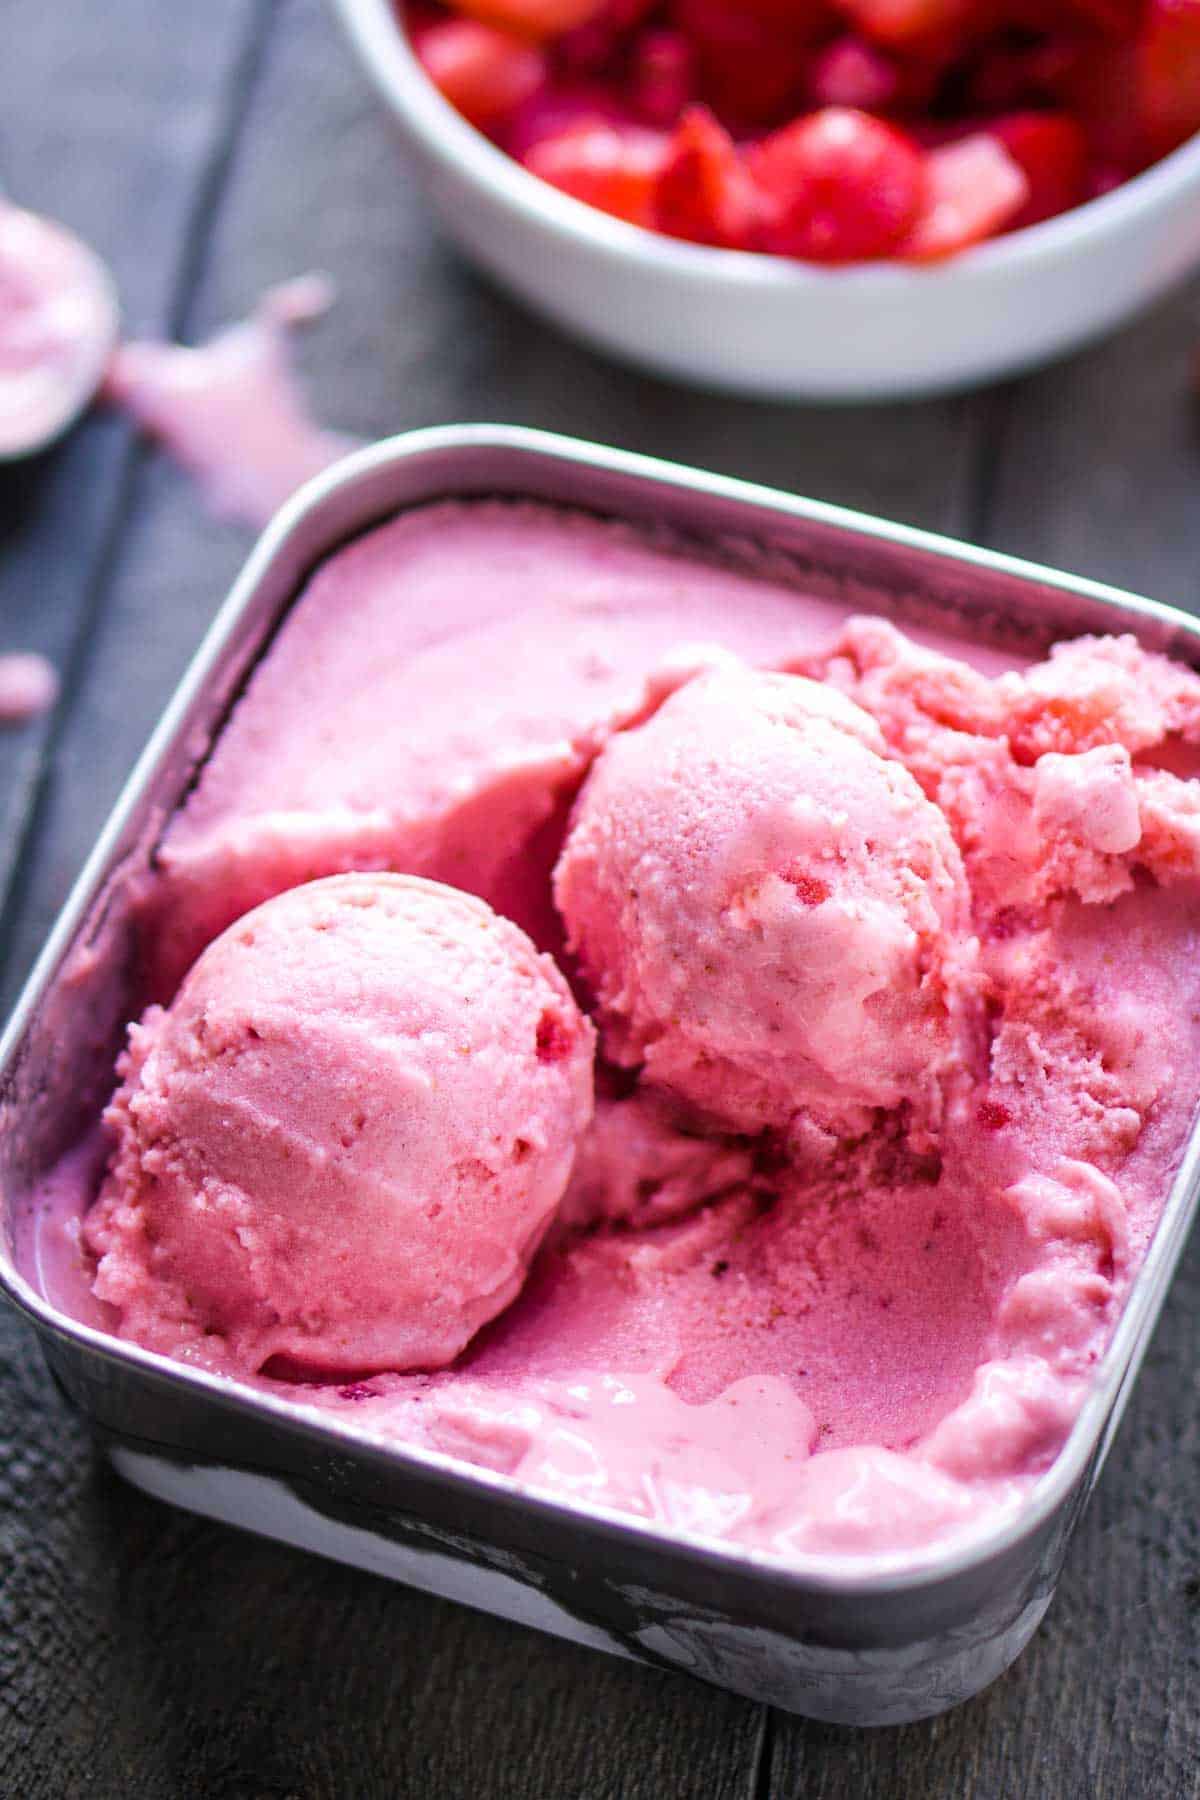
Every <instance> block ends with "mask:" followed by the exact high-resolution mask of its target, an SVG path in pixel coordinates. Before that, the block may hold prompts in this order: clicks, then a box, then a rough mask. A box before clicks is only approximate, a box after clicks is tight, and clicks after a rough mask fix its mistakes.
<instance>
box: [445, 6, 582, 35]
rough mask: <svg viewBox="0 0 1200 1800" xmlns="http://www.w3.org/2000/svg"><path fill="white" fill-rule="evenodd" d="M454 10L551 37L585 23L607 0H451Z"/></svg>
mask: <svg viewBox="0 0 1200 1800" xmlns="http://www.w3.org/2000/svg"><path fill="white" fill-rule="evenodd" d="M449 4H450V5H451V7H452V9H453V11H455V12H459V13H466V14H467V16H468V18H472V19H479V20H481V21H482V22H483V24H485V25H495V26H497V27H498V28H499V29H500V30H501V31H511V32H513V33H514V34H515V35H516V36H517V37H525V38H552V37H558V36H560V35H561V33H562V32H564V31H574V30H575V28H576V27H577V26H579V25H586V23H587V21H588V20H589V19H591V18H594V17H595V15H596V14H597V13H598V12H599V11H600V10H601V8H602V6H603V5H604V0H449Z"/></svg>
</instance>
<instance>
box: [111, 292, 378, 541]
mask: <svg viewBox="0 0 1200 1800" xmlns="http://www.w3.org/2000/svg"><path fill="white" fill-rule="evenodd" d="M332 300H333V286H332V283H331V282H330V281H329V280H328V278H327V277H325V276H323V275H303V276H300V277H298V278H297V279H296V280H294V281H288V282H285V283H283V284H282V285H281V286H279V287H276V288H272V289H271V290H270V291H269V292H268V293H267V294H266V295H265V296H264V297H263V299H262V300H261V301H260V302H259V304H258V306H257V307H256V309H255V311H254V312H253V314H252V315H251V316H250V318H248V319H244V320H241V321H240V322H239V323H237V324H235V325H230V326H227V327H226V328H225V329H224V330H223V331H220V332H218V333H217V335H216V336H215V337H213V338H210V339H209V341H208V342H207V343H204V344H200V345H197V346H194V347H193V346H187V345H183V344H169V343H158V342H154V341H136V342H131V343H126V344H122V345H121V346H120V347H119V348H118V350H117V351H116V353H115V355H114V357H113V359H112V363H111V364H110V366H109V370H108V374H107V376H106V378H105V383H104V397H105V399H106V400H107V401H108V402H109V404H110V405H113V406H116V407H119V408H120V409H121V410H122V411H123V412H125V413H127V414H129V416H130V417H131V418H133V419H134V420H136V422H137V423H138V424H139V425H140V426H141V427H142V429H143V430H144V431H146V432H147V433H149V435H150V436H151V437H154V438H156V439H157V440H158V441H159V443H161V444H162V445H163V447H164V448H165V449H166V450H167V451H169V453H170V454H171V455H172V456H173V457H174V458H175V459H176V461H177V462H178V463H179V464H180V465H181V467H182V468H184V469H186V470H187V471H188V473H189V474H191V475H193V476H195V478H196V480H197V481H198V482H199V483H200V486H201V489H202V490H203V492H204V495H205V498H206V500H207V502H208V504H209V506H210V507H211V508H212V510H213V511H214V512H215V513H217V514H219V515H220V516H221V517H223V518H230V519H239V520H242V521H243V522H245V523H247V524H250V525H256V526H258V525H265V524H266V522H267V521H268V519H270V518H271V516H272V514H273V513H274V512H275V511H276V510H277V509H278V508H279V507H280V506H282V505H283V503H284V501H285V500H287V499H288V498H289V497H290V496H291V495H292V494H293V493H295V491H296V489H297V488H299V487H302V486H303V484H304V483H305V482H306V481H308V480H309V479H311V477H312V476H314V475H318V474H320V473H321V471H322V470H323V469H327V468H328V467H329V466H330V464H331V463H334V462H336V461H337V460H338V459H339V457H342V456H344V455H345V454H346V452H347V451H348V450H351V449H353V448H354V447H355V440H354V439H352V438H350V437H347V436H343V435H340V434H338V433H336V432H330V431H325V430H323V429H322V428H321V427H320V426H318V425H317V424H316V423H315V421H314V420H313V419H312V417H311V416H310V414H309V411H308V407H307V404H306V402H305V399H304V396H303V394H302V393H301V391H300V387H299V384H298V382H297V380H296V376H295V371H294V369H293V367H292V361H291V353H290V344H289V334H290V333H291V331H292V330H294V329H295V328H296V327H297V326H300V325H305V324H308V323H310V322H311V321H312V320H314V319H317V318H319V317H320V316H321V315H322V314H323V313H324V312H326V311H327V310H328V309H329V306H330V305H331V304H332Z"/></svg>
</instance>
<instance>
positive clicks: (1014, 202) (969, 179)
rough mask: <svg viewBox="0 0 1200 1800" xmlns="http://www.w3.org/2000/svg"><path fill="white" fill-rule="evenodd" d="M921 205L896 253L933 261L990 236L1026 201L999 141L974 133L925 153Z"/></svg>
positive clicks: (1018, 173)
mask: <svg viewBox="0 0 1200 1800" xmlns="http://www.w3.org/2000/svg"><path fill="white" fill-rule="evenodd" d="M926 166H927V170H928V176H929V186H928V191H927V194H926V199H925V205H924V208H923V210H922V212H921V216H920V218H919V219H918V220H917V222H916V224H915V226H914V227H913V230H912V233H911V235H910V236H909V237H908V239H907V240H906V241H905V243H904V244H903V246H902V247H901V249H900V255H902V256H904V257H907V258H908V259H909V260H910V261H912V262H935V261H937V260H938V259H939V258H941V257H943V256H950V255H952V254H953V253H954V252H955V251H956V250H965V249H967V248H968V246H969V245H971V244H977V243H979V242H980V241H981V240H982V239H984V238H988V237H992V236H993V235H994V233H996V232H997V231H999V230H1001V229H1002V227H1003V226H1005V225H1007V224H1008V223H1009V221H1010V220H1011V219H1013V218H1015V217H1016V215H1017V213H1019V212H1020V210H1021V208H1022V207H1023V206H1024V205H1025V203H1026V201H1027V200H1028V198H1029V183H1028V181H1027V180H1026V179H1025V175H1024V172H1023V171H1022V170H1021V168H1020V167H1019V166H1018V164H1017V163H1016V162H1014V160H1013V158H1012V157H1011V156H1010V155H1009V154H1008V151H1007V150H1006V149H1005V148H1004V145H1003V144H1002V143H1001V142H1000V140H999V138H996V137H993V136H992V135H991V134H990V133H989V132H986V131H979V132H976V133H974V135H973V136H971V137H966V138H963V139H961V141H960V142H959V143H957V144H947V145H946V146H945V147H944V148H943V149H941V150H931V151H930V152H929V155H928V157H927V158H926Z"/></svg>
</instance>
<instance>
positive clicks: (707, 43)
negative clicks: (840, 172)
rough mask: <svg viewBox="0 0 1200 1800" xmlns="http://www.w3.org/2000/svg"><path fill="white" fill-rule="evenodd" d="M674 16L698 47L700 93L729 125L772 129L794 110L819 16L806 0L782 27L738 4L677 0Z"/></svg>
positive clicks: (723, 0)
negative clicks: (765, 126)
mask: <svg viewBox="0 0 1200 1800" xmlns="http://www.w3.org/2000/svg"><path fill="white" fill-rule="evenodd" d="M670 12H671V18H672V21H673V23H674V24H675V26H676V27H677V29H678V30H680V31H681V32H683V34H684V35H685V36H686V37H687V38H689V39H690V41H691V43H692V44H693V46H694V48H695V53H696V68H697V72H698V77H699V91H700V93H701V95H702V96H703V98H704V99H705V100H707V101H708V103H709V104H710V106H711V107H712V108H713V111H714V112H715V113H716V114H717V115H718V117H719V118H721V119H722V121H723V122H724V123H725V124H727V125H729V126H731V127H733V126H746V127H753V126H761V125H768V124H773V123H774V122H775V121H776V120H778V119H783V118H786V117H787V116H788V113H789V112H790V111H794V110H795V104H796V102H797V100H798V98H799V97H800V96H801V95H802V94H803V89H804V78H805V73H806V70H807V68H808V59H809V41H810V33H811V31H812V30H813V28H814V19H815V17H819V16H820V15H819V14H817V15H812V14H811V9H809V8H806V6H805V5H804V3H803V0H800V3H799V4H797V5H796V6H795V7H794V8H792V9H791V14H792V16H791V17H790V19H789V21H788V22H787V23H785V24H783V25H779V24H775V23H772V21H771V20H770V19H766V20H764V19H763V18H761V17H760V16H758V15H757V14H756V13H755V12H754V11H753V10H752V9H751V8H749V7H746V6H743V5H741V4H739V0H672V5H671V8H670Z"/></svg>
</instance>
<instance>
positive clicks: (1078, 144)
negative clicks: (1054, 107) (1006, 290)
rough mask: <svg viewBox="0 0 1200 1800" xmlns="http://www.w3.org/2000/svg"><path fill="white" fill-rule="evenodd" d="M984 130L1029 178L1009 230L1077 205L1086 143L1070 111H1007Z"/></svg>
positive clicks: (1083, 179) (1084, 173) (1082, 191)
mask: <svg viewBox="0 0 1200 1800" xmlns="http://www.w3.org/2000/svg"><path fill="white" fill-rule="evenodd" d="M988 129H989V130H990V132H991V134H992V136H993V137H997V138H999V140H1000V142H1001V143H1002V144H1003V145H1004V148H1005V149H1006V150H1007V151H1008V154H1009V155H1010V156H1011V157H1012V159H1013V161H1014V162H1015V163H1017V164H1018V165H1019V167H1020V168H1021V170H1022V171H1023V173H1024V176H1025V179H1026V181H1027V182H1028V183H1029V197H1028V199H1027V200H1026V202H1025V204H1024V206H1022V208H1021V209H1020V211H1019V212H1016V213H1014V214H1013V216H1012V218H1011V219H1010V220H1009V221H1008V226H1007V229H1008V230H1009V231H1019V230H1021V229H1022V227H1023V226H1026V225H1036V224H1038V223H1039V222H1040V221H1041V220H1042V219H1050V218H1053V217H1054V215H1055V214H1056V213H1060V212H1066V210H1067V208H1068V207H1069V206H1078V205H1079V202H1080V201H1081V200H1082V199H1083V198H1084V194H1085V191H1086V184H1087V164H1088V146H1087V138H1086V137H1085V136H1084V132H1083V127H1082V125H1080V124H1079V123H1078V122H1077V121H1076V120H1075V119H1073V118H1071V116H1070V114H1069V113H1062V112H1053V113H1052V112H1044V113H1039V112H1022V113H1010V114H1009V115H1008V117H1007V118H1003V119H993V121H992V123H991V125H990V126H989V128H988Z"/></svg>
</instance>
